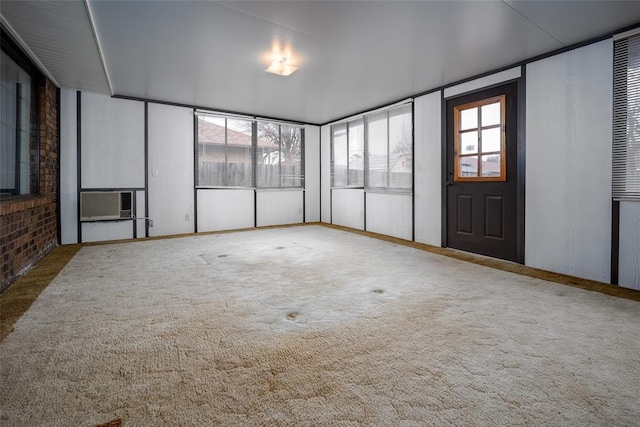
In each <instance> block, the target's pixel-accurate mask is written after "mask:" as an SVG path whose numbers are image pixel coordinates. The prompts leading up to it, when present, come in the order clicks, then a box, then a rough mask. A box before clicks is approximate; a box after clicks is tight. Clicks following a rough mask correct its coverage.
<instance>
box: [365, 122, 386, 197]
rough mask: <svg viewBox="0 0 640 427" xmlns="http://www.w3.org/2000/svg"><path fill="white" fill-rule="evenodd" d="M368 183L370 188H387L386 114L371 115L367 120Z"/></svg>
mask: <svg viewBox="0 0 640 427" xmlns="http://www.w3.org/2000/svg"><path fill="white" fill-rule="evenodd" d="M368 126H369V127H368V138H369V141H368V143H369V145H368V148H369V181H368V184H367V185H368V186H370V187H386V186H387V178H388V176H387V168H388V156H387V150H388V146H387V135H388V126H387V113H386V112H384V113H379V114H375V115H372V116H371V117H369V120H368Z"/></svg>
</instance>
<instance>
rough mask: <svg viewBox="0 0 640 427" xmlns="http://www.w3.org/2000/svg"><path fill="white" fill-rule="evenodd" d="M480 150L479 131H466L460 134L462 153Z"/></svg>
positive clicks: (472, 152)
mask: <svg viewBox="0 0 640 427" xmlns="http://www.w3.org/2000/svg"><path fill="white" fill-rule="evenodd" d="M477 152H478V132H477V131H473V132H465V133H463V134H461V135H460V153H461V154H474V153H477Z"/></svg>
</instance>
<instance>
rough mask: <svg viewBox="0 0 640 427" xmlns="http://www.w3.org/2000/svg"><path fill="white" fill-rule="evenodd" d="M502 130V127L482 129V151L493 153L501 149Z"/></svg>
mask: <svg viewBox="0 0 640 427" xmlns="http://www.w3.org/2000/svg"><path fill="white" fill-rule="evenodd" d="M501 134H502V132H501V131H500V128H493V129H485V130H483V131H482V152H483V153H491V152H494V151H500V146H501V144H500V142H501V141H500V137H501Z"/></svg>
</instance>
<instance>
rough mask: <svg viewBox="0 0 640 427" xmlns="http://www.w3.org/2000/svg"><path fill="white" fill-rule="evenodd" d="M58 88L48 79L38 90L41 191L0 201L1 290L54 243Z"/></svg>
mask: <svg viewBox="0 0 640 427" xmlns="http://www.w3.org/2000/svg"><path fill="white" fill-rule="evenodd" d="M57 99H58V95H57V90H56V87H55V86H54V85H53V83H51V82H50V81H49V80H48V79H47V81H46V83H45V85H44V89H43V90H42V92H41V93H40V153H39V154H40V193H39V194H38V195H36V196H33V197H27V198H22V199H17V200H7V201H3V202H0V231H1V233H2V238H1V239H0V252H1V253H2V259H1V261H2V267H1V268H0V271H1V276H0V290H3V289H5V288H6V287H7V286H8V285H9V284H11V283H12V282H13V281H14V280H15V279H16V278H17V275H18V274H19V273H20V272H21V271H22V270H23V269H24V268H25V267H26V266H28V265H30V264H33V263H34V262H35V261H37V260H38V259H40V258H41V257H42V256H43V255H44V254H46V253H47V252H48V251H49V250H51V249H52V248H54V247H55V246H57V244H58V242H57V220H58V219H57V192H58V162H57V159H58V141H57V135H58V129H57V121H58V120H57V115H58V111H57Z"/></svg>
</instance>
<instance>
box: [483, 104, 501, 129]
mask: <svg viewBox="0 0 640 427" xmlns="http://www.w3.org/2000/svg"><path fill="white" fill-rule="evenodd" d="M480 114H481V115H482V126H492V125H499V124H500V123H501V120H500V102H496V103H495V104H488V105H483V106H482V111H481V112H480Z"/></svg>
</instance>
